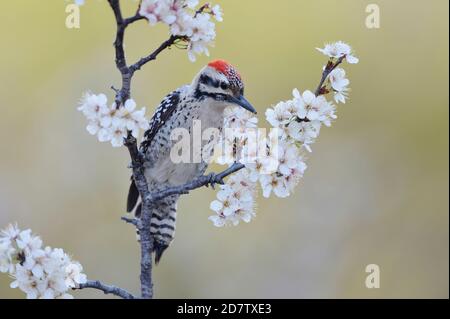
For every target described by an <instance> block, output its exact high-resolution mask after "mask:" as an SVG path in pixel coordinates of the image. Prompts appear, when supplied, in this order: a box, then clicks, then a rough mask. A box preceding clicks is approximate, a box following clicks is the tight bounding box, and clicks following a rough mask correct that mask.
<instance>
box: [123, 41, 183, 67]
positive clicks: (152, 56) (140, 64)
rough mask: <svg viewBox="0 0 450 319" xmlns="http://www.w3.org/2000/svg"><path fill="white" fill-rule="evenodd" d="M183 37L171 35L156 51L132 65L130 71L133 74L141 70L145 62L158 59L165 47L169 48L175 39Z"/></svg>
mask: <svg viewBox="0 0 450 319" xmlns="http://www.w3.org/2000/svg"><path fill="white" fill-rule="evenodd" d="M179 39H182V37H180V36H173V35H172V36H171V37H170V38H169V39H168V40H166V41H164V42H163V43H162V44H161V45H160V46H159V48H157V49H156V50H155V51H154V52H152V53H151V54H149V55H147V56H146V57H143V58H141V59H140V60H139V61H137V62H136V63H135V64H133V65H131V66H130V72H131V73H132V74H133V73H134V72H136V71H137V70H140V69H141V68H142V67H143V66H144V65H145V64H147V63H148V62H150V61H153V60H156V58H157V57H158V55H159V54H160V53H161V52H162V51H164V50H165V49H168V48H169V47H171V46H172V45H173V44H174V43H175V41H177V40H179Z"/></svg>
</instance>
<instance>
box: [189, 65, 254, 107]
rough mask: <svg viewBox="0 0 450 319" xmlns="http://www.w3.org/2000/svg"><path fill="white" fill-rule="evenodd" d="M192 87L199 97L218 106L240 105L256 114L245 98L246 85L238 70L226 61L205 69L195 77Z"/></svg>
mask: <svg viewBox="0 0 450 319" xmlns="http://www.w3.org/2000/svg"><path fill="white" fill-rule="evenodd" d="M192 86H193V88H194V90H195V94H196V95H198V97H204V98H208V99H213V100H214V101H216V102H218V104H220V105H223V106H226V105H233V104H234V105H239V106H241V107H243V108H244V109H246V110H248V111H250V112H252V113H256V110H255V108H254V107H253V106H252V105H251V104H250V103H249V102H248V101H247V100H246V99H245V97H244V83H243V82H242V79H241V76H240V75H239V73H238V72H237V70H236V69H235V68H234V67H233V66H232V65H231V64H229V63H228V62H226V61H224V60H215V61H212V62H211V63H209V64H208V65H207V66H206V67H204V68H203V69H202V70H201V71H200V73H199V74H198V75H197V76H196V77H195V79H194V82H193V83H192Z"/></svg>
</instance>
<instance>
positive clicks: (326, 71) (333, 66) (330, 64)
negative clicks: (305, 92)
mask: <svg viewBox="0 0 450 319" xmlns="http://www.w3.org/2000/svg"><path fill="white" fill-rule="evenodd" d="M344 59H345V55H343V56H341V57H340V58H339V59H338V60H337V61H336V63H333V62H332V61H331V60H330V61H329V62H328V64H327V66H326V67H325V69H324V70H323V72H322V78H321V79H320V82H319V85H318V86H317V89H316V92H315V95H316V96H319V95H322V94H323V93H325V92H323V89H324V87H323V84H324V83H325V80H326V79H327V77H328V75H330V73H331V72H333V70H334V69H336V68H337V67H338V65H339V64H341V63H342V61H343V60H344Z"/></svg>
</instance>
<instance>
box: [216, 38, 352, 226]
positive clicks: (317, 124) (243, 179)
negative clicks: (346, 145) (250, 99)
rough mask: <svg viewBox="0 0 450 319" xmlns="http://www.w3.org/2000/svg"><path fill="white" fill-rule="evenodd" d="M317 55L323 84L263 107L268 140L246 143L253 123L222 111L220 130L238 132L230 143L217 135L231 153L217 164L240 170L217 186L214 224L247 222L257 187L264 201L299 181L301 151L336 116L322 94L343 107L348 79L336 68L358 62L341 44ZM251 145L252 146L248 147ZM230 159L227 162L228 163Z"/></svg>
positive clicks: (287, 192) (242, 112)
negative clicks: (235, 165)
mask: <svg viewBox="0 0 450 319" xmlns="http://www.w3.org/2000/svg"><path fill="white" fill-rule="evenodd" d="M319 51H320V52H322V53H323V54H325V55H326V56H328V57H329V61H328V63H327V65H326V66H325V67H324V72H327V73H325V74H328V76H327V78H326V79H325V81H324V83H323V86H322V87H321V88H319V92H318V93H317V94H315V93H313V92H312V91H309V90H305V91H303V92H300V91H299V90H298V89H294V90H293V97H292V98H291V99H290V100H287V101H281V102H279V103H278V104H276V105H275V106H273V107H271V108H268V109H267V110H266V112H265V115H266V120H267V122H268V123H269V124H270V125H271V127H272V129H271V131H270V133H269V134H268V137H265V136H260V135H258V134H257V137H256V139H253V140H252V139H250V138H249V136H251V135H252V134H251V133H252V132H251V131H249V128H250V129H254V127H255V126H256V124H257V120H256V119H254V118H253V117H252V115H250V113H249V112H247V111H245V110H243V109H242V108H236V107H233V108H230V109H229V110H228V111H227V113H226V116H227V118H226V120H225V125H224V126H225V128H227V127H233V128H234V129H236V128H240V129H241V134H237V135H232V136H233V138H232V139H230V138H228V139H227V138H226V137H222V140H223V141H222V143H223V142H225V144H232V146H233V147H229V148H228V149H232V150H233V153H232V154H227V153H225V155H224V157H225V158H226V160H223V158H220V157H219V163H220V164H225V163H226V164H231V163H232V162H234V161H239V162H241V163H242V164H244V165H245V168H244V169H242V170H240V171H239V172H238V173H236V174H235V175H233V176H231V177H230V178H229V180H228V181H227V183H226V184H225V185H222V186H221V190H220V191H219V192H218V193H217V199H216V200H215V201H213V202H212V203H211V209H212V210H213V211H215V213H216V215H213V216H211V217H210V218H209V219H210V220H211V221H212V222H213V223H214V225H215V226H217V227H222V226H225V225H228V224H233V225H237V224H238V223H239V220H243V221H245V222H249V221H250V220H251V219H252V218H253V217H254V216H255V212H254V194H255V193H256V185H257V184H258V183H259V185H260V187H261V190H262V194H263V196H264V197H266V198H267V197H270V195H271V194H274V195H275V196H277V197H280V198H285V197H288V196H289V195H290V194H291V193H292V192H293V190H294V188H295V187H296V186H297V185H298V183H299V181H300V180H301V178H302V177H303V174H304V172H305V170H306V168H307V166H306V163H305V156H304V154H305V151H307V152H312V149H311V145H312V144H313V143H314V142H315V141H316V139H317V137H318V136H319V133H320V129H321V128H322V126H327V127H329V126H331V123H332V121H333V120H335V119H336V118H337V116H336V106H335V105H334V104H333V102H331V101H328V100H327V98H326V96H325V95H326V94H327V93H330V92H332V93H333V98H334V102H335V103H345V100H346V99H347V97H348V95H347V94H348V90H349V88H348V85H349V83H350V81H349V80H348V79H347V78H346V73H345V71H344V69H342V68H338V67H337V66H338V64H340V63H341V62H342V61H343V60H344V59H345V60H346V61H347V62H349V63H358V59H357V58H356V57H355V56H354V55H353V54H352V49H351V47H350V46H349V45H348V44H346V43H343V42H336V43H333V44H328V45H326V46H325V48H324V49H319ZM327 68H328V69H327ZM225 131H226V130H225ZM235 136H237V137H235ZM255 143H256V144H257V145H256V146H255V145H252V144H255ZM260 144H262V147H261V146H260ZM261 150H262V151H261ZM233 156H234V157H233ZM231 157H233V160H231V161H230V158H231ZM237 157H238V158H237ZM236 180H237V181H239V182H236ZM244 185H245V187H244ZM240 198H242V200H241V201H239V199H240Z"/></svg>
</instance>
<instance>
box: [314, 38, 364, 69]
mask: <svg viewBox="0 0 450 319" xmlns="http://www.w3.org/2000/svg"><path fill="white" fill-rule="evenodd" d="M317 50H319V51H320V52H322V53H323V54H325V55H326V56H328V57H330V58H335V59H339V58H341V57H342V56H345V59H346V60H347V62H348V63H352V64H355V63H358V62H359V59H358V58H357V57H355V56H354V55H353V52H352V48H351V47H350V46H349V45H348V44H347V43H344V42H342V41H338V42H335V43H330V44H326V45H325V47H324V48H323V49H321V48H317Z"/></svg>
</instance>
